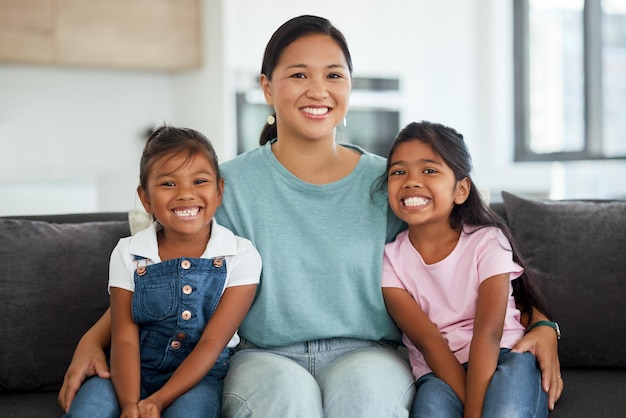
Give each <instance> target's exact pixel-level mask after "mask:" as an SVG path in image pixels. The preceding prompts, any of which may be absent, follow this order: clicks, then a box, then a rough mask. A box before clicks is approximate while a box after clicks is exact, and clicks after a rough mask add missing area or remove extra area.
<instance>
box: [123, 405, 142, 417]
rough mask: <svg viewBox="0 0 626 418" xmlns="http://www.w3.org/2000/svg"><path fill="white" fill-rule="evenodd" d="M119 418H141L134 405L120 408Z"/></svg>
mask: <svg viewBox="0 0 626 418" xmlns="http://www.w3.org/2000/svg"><path fill="white" fill-rule="evenodd" d="M120 418H141V415H140V414H139V408H137V405H136V404H134V405H128V406H126V407H124V408H122V413H121V414H120Z"/></svg>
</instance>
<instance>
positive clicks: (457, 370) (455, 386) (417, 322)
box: [383, 287, 465, 402]
mask: <svg viewBox="0 0 626 418" xmlns="http://www.w3.org/2000/svg"><path fill="white" fill-rule="evenodd" d="M383 297H384V299H385V305H386V306H387V311H388V312H389V315H391V317H392V318H393V320H394V321H395V322H396V324H397V325H398V327H399V328H400V329H401V330H402V332H403V333H404V334H405V335H406V336H407V337H408V338H409V340H411V342H412V343H413V345H415V347H416V348H417V349H418V350H420V352H421V353H422V354H423V355H424V359H425V360H426V363H427V364H428V366H429V367H430V368H431V369H432V371H433V372H434V373H435V375H436V376H437V377H438V378H440V379H441V380H443V381H444V382H446V383H447V384H448V385H449V386H450V387H451V388H452V390H454V393H456V394H457V396H458V397H459V399H461V401H462V402H465V369H464V368H463V366H461V364H460V363H459V361H458V360H457V358H456V357H455V356H454V354H453V353H452V351H451V350H450V347H448V343H447V342H446V340H445V339H444V338H443V336H442V335H441V333H440V332H439V330H438V329H437V327H436V326H435V324H433V322H432V321H431V320H430V319H429V318H428V316H427V315H426V314H425V313H424V311H423V310H422V308H421V307H420V306H419V304H418V303H417V302H416V301H415V299H413V297H412V296H411V295H410V294H409V292H407V291H406V290H404V289H401V288H396V287H383Z"/></svg>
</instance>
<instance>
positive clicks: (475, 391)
mask: <svg viewBox="0 0 626 418" xmlns="http://www.w3.org/2000/svg"><path fill="white" fill-rule="evenodd" d="M508 295H509V274H508V273H507V274H498V275H496V276H492V277H490V278H488V279H486V280H484V281H483V282H482V283H481V284H480V287H479V288H478V299H477V301H476V314H475V316H474V332H473V336H472V343H471V345H470V354H469V362H468V367H467V394H466V403H465V410H464V414H463V416H464V417H466V418H467V417H478V418H480V416H481V415H482V410H483V404H484V400H485V393H487V388H488V386H489V383H490V382H491V378H492V377H493V373H494V372H495V370H496V366H497V365H498V356H499V355H500V340H501V339H502V330H503V328H504V318H505V315H506V307H507V300H508Z"/></svg>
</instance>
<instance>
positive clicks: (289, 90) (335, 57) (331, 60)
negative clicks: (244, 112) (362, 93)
mask: <svg viewBox="0 0 626 418" xmlns="http://www.w3.org/2000/svg"><path fill="white" fill-rule="evenodd" d="M261 86H262V87H263V93H264V94H265V100H266V101H267V103H268V104H269V105H271V106H273V107H274V110H275V111H276V123H277V126H276V128H277V130H278V135H279V136H280V139H281V141H284V140H288V138H294V139H300V140H302V139H305V140H320V139H328V138H332V140H334V138H335V136H334V135H335V128H336V127H337V125H339V123H341V121H342V120H343V119H344V117H345V116H346V112H347V111H348V101H349V97H350V89H351V87H352V80H351V75H350V70H349V68H348V62H347V61H346V58H345V56H344V54H343V51H342V50H341V48H340V47H339V45H338V44H337V43H336V42H335V41H334V40H333V39H332V38H331V37H330V36H326V35H319V34H313V35H307V36H304V37H302V38H300V39H298V40H297V41H294V42H293V43H291V44H290V45H289V46H287V48H285V49H284V50H283V52H282V55H281V57H280V59H279V61H278V63H277V64H276V67H275V68H274V71H273V73H272V80H271V81H270V80H268V78H267V77H266V76H265V75H261Z"/></svg>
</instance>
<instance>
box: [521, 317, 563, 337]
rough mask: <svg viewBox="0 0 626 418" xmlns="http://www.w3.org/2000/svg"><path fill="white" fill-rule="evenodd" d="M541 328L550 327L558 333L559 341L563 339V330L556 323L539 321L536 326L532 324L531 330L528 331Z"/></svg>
mask: <svg viewBox="0 0 626 418" xmlns="http://www.w3.org/2000/svg"><path fill="white" fill-rule="evenodd" d="M539 326H545V327H550V328H552V329H554V330H555V331H556V339H557V340H560V339H561V328H559V324H557V323H556V322H552V321H537V322H535V323H534V324H532V325H531V326H530V328H528V330H529V331H530V330H531V329H533V328H536V327H539Z"/></svg>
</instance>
